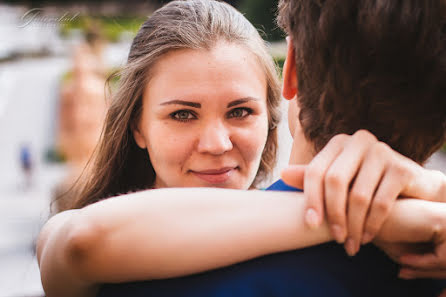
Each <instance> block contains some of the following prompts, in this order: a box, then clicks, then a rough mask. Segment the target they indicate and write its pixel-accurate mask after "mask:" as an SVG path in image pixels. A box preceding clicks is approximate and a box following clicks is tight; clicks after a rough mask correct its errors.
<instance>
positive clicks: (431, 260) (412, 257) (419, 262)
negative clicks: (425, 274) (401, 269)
mask: <svg viewBox="0 0 446 297" xmlns="http://www.w3.org/2000/svg"><path fill="white" fill-rule="evenodd" d="M399 262H400V263H401V264H402V265H407V266H411V267H414V268H417V269H423V270H433V269H439V268H442V265H441V261H440V259H439V258H438V256H437V255H436V254H434V253H428V254H422V255H419V254H406V255H403V256H401V257H400V259H399Z"/></svg>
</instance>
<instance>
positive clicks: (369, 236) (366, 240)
mask: <svg viewBox="0 0 446 297" xmlns="http://www.w3.org/2000/svg"><path fill="white" fill-rule="evenodd" d="M372 239H373V235H372V234H370V233H369V232H366V233H364V236H363V237H362V244H367V243H370V242H371V241H372Z"/></svg>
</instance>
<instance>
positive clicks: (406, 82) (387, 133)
mask: <svg viewBox="0 0 446 297" xmlns="http://www.w3.org/2000/svg"><path fill="white" fill-rule="evenodd" d="M445 2H446V1H443V0H389V1H382V0H342V1H340V0H325V1H324V0H319V1H317V0H280V2H279V16H278V22H279V25H280V26H281V27H282V28H283V29H284V30H285V31H286V32H287V33H288V34H289V35H290V36H291V38H292V40H293V45H294V48H295V57H296V67H297V77H298V90H299V94H298V105H299V107H300V115H299V120H300V122H301V125H302V128H303V131H304V134H305V137H306V138H307V139H308V140H310V141H311V142H313V143H314V146H315V149H316V151H319V150H321V149H322V147H323V146H324V145H325V144H326V143H327V142H328V140H329V139H330V138H331V137H332V136H334V135H336V134H339V133H347V134H352V133H354V132H355V131H357V130H359V129H367V130H369V131H370V132H372V133H373V134H375V135H376V136H377V137H378V139H379V140H381V141H383V142H386V143H387V144H389V145H390V146H391V147H392V148H393V149H395V150H397V151H399V152H400V153H402V154H404V155H406V156H408V157H410V158H411V159H413V160H415V161H417V162H419V163H422V162H424V161H425V160H426V159H427V158H428V157H429V156H430V155H431V154H432V153H433V152H435V151H436V150H437V149H438V148H440V147H441V145H442V144H443V143H444V141H445V134H446V133H445V131H446V17H445V6H446V4H445Z"/></svg>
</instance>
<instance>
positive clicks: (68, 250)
mask: <svg viewBox="0 0 446 297" xmlns="http://www.w3.org/2000/svg"><path fill="white" fill-rule="evenodd" d="M70 225H71V227H70V228H69V230H68V231H67V233H66V246H65V249H64V255H63V257H64V259H65V261H66V262H67V264H68V265H69V266H71V267H72V268H73V272H74V274H75V275H76V276H77V277H79V278H80V279H84V280H85V281H92V280H91V279H89V276H90V273H89V272H90V271H91V268H92V266H93V265H94V263H93V261H94V255H95V252H96V250H97V249H98V246H99V241H100V239H101V238H102V235H103V233H102V231H101V230H100V227H99V226H98V225H97V224H95V223H94V222H93V221H92V220H91V219H85V218H83V219H82V220H81V219H78V218H76V219H75V220H73V222H71V224H70Z"/></svg>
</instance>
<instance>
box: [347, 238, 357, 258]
mask: <svg viewBox="0 0 446 297" xmlns="http://www.w3.org/2000/svg"><path fill="white" fill-rule="evenodd" d="M345 249H346V250H347V254H348V255H349V256H350V257H352V256H354V255H355V254H356V244H355V241H354V240H353V239H352V238H349V239H347V241H346V242H345Z"/></svg>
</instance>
